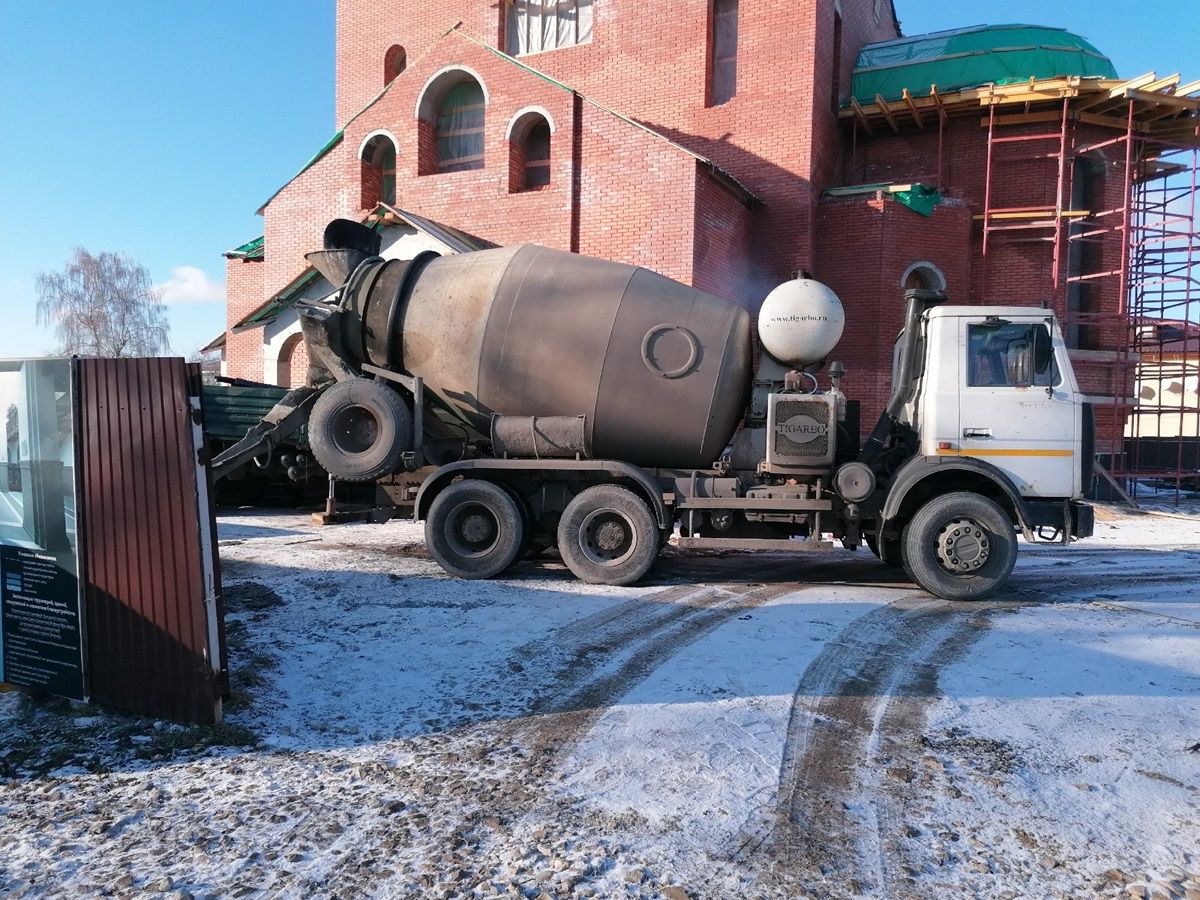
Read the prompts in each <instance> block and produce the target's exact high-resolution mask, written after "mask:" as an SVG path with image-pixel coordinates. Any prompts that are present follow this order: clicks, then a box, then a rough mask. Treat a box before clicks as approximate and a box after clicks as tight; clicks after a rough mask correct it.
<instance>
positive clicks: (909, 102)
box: [904, 88, 925, 129]
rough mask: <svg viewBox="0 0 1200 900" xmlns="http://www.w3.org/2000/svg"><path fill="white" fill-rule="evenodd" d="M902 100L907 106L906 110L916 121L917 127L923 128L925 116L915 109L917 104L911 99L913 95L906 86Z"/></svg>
mask: <svg viewBox="0 0 1200 900" xmlns="http://www.w3.org/2000/svg"><path fill="white" fill-rule="evenodd" d="M904 102H905V104H906V105H907V106H908V111H909V112H910V113H911V114H912V117H913V121H914V122H916V123H917V127H918V128H920V129H924V128H925V118H924V117H923V116H922V115H921V111H920V110H919V109H917V104H916V102H915V101H914V100H913V95H912V94H910V93H909V92H908V88H905V89H904Z"/></svg>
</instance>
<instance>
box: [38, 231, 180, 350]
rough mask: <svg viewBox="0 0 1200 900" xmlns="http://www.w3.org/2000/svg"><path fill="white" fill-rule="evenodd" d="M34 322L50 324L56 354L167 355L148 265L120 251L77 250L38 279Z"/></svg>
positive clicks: (165, 327) (162, 315)
mask: <svg viewBox="0 0 1200 900" xmlns="http://www.w3.org/2000/svg"><path fill="white" fill-rule="evenodd" d="M37 292H38V304H37V320H38V324H39V325H51V326H53V327H54V331H55V334H56V335H57V336H58V341H59V348H58V350H59V352H60V353H62V354H64V355H76V354H77V355H79V356H101V357H119V356H157V355H160V354H166V353H170V351H171V345H170V342H169V340H168V333H169V331H170V325H169V324H168V322H167V313H166V308H165V307H164V306H163V303H162V298H161V297H160V296H159V295H158V293H157V292H156V291H155V290H154V288H153V287H152V286H151V283H150V273H149V272H148V271H147V270H146V267H145V266H143V265H140V264H139V263H137V262H134V261H133V260H132V259H130V258H129V257H128V256H126V255H125V254H124V253H100V254H96V255H93V254H91V253H89V252H88V251H87V250H85V249H84V248H83V247H76V248H75V251H74V253H73V254H72V256H71V260H70V261H69V262H68V263H67V265H66V267H65V268H64V269H62V270H61V271H56V272H42V273H41V274H39V275H38V277H37Z"/></svg>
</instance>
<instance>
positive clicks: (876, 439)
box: [858, 288, 949, 465]
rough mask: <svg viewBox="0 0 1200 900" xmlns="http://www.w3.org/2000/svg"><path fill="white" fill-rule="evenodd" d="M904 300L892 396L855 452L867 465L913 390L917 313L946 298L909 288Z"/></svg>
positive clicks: (917, 351)
mask: <svg viewBox="0 0 1200 900" xmlns="http://www.w3.org/2000/svg"><path fill="white" fill-rule="evenodd" d="M904 299H905V301H906V305H905V309H904V331H903V332H902V336H903V339H902V342H901V344H900V365H899V367H898V369H897V372H896V383H895V384H893V385H892V395H891V397H890V398H889V399H888V405H887V407H886V408H885V409H884V411H883V415H881V416H880V417H879V421H878V422H876V423H875V429H874V430H873V431H872V432H871V436H870V437H869V438H867V440H866V443H864V444H863V448H862V452H861V453H859V455H858V458H859V460H861V461H862V462H865V463H866V464H867V465H871V464H872V463H874V462H875V461H876V460H878V459H879V455H880V453H882V452H883V446H884V444H886V443H887V441H888V439H889V438H890V437H891V436H892V433H893V431H894V430H895V428H896V426H897V425H898V424H899V423H900V413H901V411H902V410H903V409H904V407H905V404H907V403H908V402H909V401H910V400H912V398H913V392H914V391H915V390H916V386H917V380H916V375H917V373H916V368H917V363H918V361H919V359H920V343H921V328H920V326H921V316H923V315H924V314H925V311H926V310H927V309H930V308H931V307H933V306H936V305H937V304H939V303H945V302H946V300H947V299H949V298H948V297H947V296H946V295H945V294H943V293H942V292H941V291H925V290H919V289H916V288H909V289H908V290H906V291H905V292H904Z"/></svg>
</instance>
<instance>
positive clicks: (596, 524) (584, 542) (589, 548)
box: [579, 507, 638, 566]
mask: <svg viewBox="0 0 1200 900" xmlns="http://www.w3.org/2000/svg"><path fill="white" fill-rule="evenodd" d="M637 544H638V539H637V529H636V528H634V526H633V523H632V522H631V521H629V519H628V517H626V516H625V515H624V513H622V512H620V511H619V510H616V509H612V508H609V507H605V508H603V509H597V510H593V511H592V512H590V513H588V514H587V516H586V517H585V518H584V520H583V522H582V523H581V524H580V526H579V549H580V550H581V551H582V552H583V555H584V556H586V557H587V558H588V560H589V561H590V562H592V563H593V564H594V565H597V566H615V565H619V564H621V563H623V562H624V561H625V560H627V559H629V557H631V556H632V555H633V552H634V551H635V550H636V549H637Z"/></svg>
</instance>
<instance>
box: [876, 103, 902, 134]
mask: <svg viewBox="0 0 1200 900" xmlns="http://www.w3.org/2000/svg"><path fill="white" fill-rule="evenodd" d="M875 105H876V106H878V107H879V112H880V113H882V114H883V118H884V121H886V122H887V123H888V124H889V125H890V126H892V131H899V130H900V125H899V124H898V123H897V122H896V117H895V116H893V115H892V111H891V110H890V109H888V103H887V101H886V100H884V99H883V94H876V95H875Z"/></svg>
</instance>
